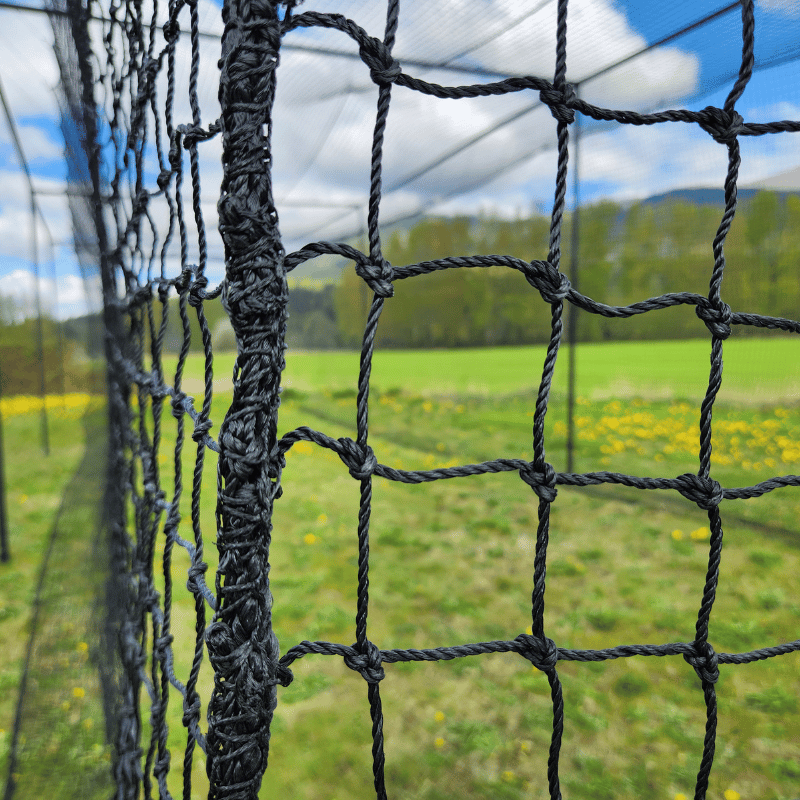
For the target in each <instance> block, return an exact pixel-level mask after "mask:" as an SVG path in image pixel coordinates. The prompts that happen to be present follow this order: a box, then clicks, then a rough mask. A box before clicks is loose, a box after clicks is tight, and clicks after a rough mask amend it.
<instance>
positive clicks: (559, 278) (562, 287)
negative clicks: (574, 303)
mask: <svg viewBox="0 0 800 800" xmlns="http://www.w3.org/2000/svg"><path fill="white" fill-rule="evenodd" d="M540 263H541V265H542V267H543V268H542V270H541V272H539V273H538V275H537V277H536V282H535V283H534V281H532V280H531V279H530V278H528V283H530V284H531V285H532V286H533V287H535V288H536V289H538V290H539V294H541V296H542V300H544V301H545V303H550V305H554V304H555V303H560V302H561V301H562V300H563V299H564V298H565V297H566V296H567V295H568V294H569V292H570V289H572V284H571V283H570V282H569V278H568V277H567V276H566V275H565V274H564V273H563V272H559V271H558V270H557V269H556V268H555V267H554V266H553V265H552V264H551V263H550V262H549V261H542V262H540ZM526 277H528V276H527V275H526Z"/></svg>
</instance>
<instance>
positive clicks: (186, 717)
mask: <svg viewBox="0 0 800 800" xmlns="http://www.w3.org/2000/svg"><path fill="white" fill-rule="evenodd" d="M200 707H201V706H200V698H199V697H198V696H197V695H195V696H194V698H193V699H192V702H191V703H190V702H189V701H188V700H184V701H183V720H182V721H183V725H184V727H186V728H188V727H189V726H190V725H191V724H192V723H193V722H199V720H200Z"/></svg>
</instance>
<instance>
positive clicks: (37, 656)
mask: <svg viewBox="0 0 800 800" xmlns="http://www.w3.org/2000/svg"><path fill="white" fill-rule="evenodd" d="M48 399H49V401H50V402H49V405H50V409H49V414H48V416H49V433H50V455H49V456H45V455H43V453H42V450H41V448H40V445H39V432H40V427H39V426H40V416H39V414H38V413H37V412H36V411H35V410H31V409H32V408H33V407H34V406H35V405H36V401H35V400H34V399H32V398H19V397H18V398H6V399H4V400H3V401H2V402H3V406H2V410H3V417H4V420H3V424H4V434H5V463H6V481H7V500H8V515H9V545H10V551H11V561H10V562H9V563H7V564H0V689H2V690H1V691H0V775H2V780H3V781H4V782H5V780H6V776H7V774H8V769H9V758H10V753H11V747H12V739H13V730H14V718H15V713H16V710H17V701H18V698H19V684H20V676H21V675H22V673H23V668H24V666H25V665H26V663H27V667H28V669H27V680H26V691H25V702H24V706H23V709H22V711H23V713H22V717H21V727H20V729H19V735H18V738H17V753H16V755H17V758H16V764H15V765H14V770H13V772H14V780H15V783H16V785H17V786H16V793H15V795H14V796H15V797H16V798H40V797H47V796H52V797H54V798H57V797H71V796H74V792H75V791H76V787H80V792H81V796H82V797H84V798H90V797H104V796H108V790H109V786H110V781H109V779H108V771H109V770H108V751H107V748H106V746H105V743H104V722H103V708H102V703H101V699H100V691H99V686H98V678H97V669H96V658H97V642H96V627H95V626H96V624H97V615H96V609H95V606H94V604H95V599H96V594H97V584H96V579H97V578H100V579H102V577H103V575H104V573H103V569H102V564H101V565H98V566H97V567H95V566H94V563H95V562H94V559H96V557H97V553H96V551H95V550H94V536H95V534H96V530H97V510H98V492H97V489H98V487H99V486H102V483H101V479H102V465H103V459H104V458H105V453H104V451H103V450H102V437H100V441H99V442H96V443H98V444H99V446H100V450H99V452H98V451H97V448H94V449H93V448H92V447H91V446H89V447H88V448H87V446H86V444H87V443H86V436H85V428H84V425H83V423H82V422H81V418H82V417H83V415H84V413H85V411H86V408H87V404H88V403H89V402H90V398H89V397H88V396H87V395H68V396H67V397H66V398H59V397H53V398H48ZM98 413H99V415H100V416H99V418H98V419H97V424H98V425H102V424H103V415H102V410H101V409H99V410H98ZM65 493H66V496H67V497H68V501H67V502H65V501H64V497H65ZM34 628H35V633H36V635H35V637H33V638H31V631H32V629H34ZM29 645H30V646H31V649H30V651H29V650H28V648H29Z"/></svg>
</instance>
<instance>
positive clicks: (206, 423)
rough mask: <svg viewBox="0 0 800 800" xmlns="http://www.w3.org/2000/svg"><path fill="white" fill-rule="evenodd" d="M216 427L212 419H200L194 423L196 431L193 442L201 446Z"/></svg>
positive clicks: (193, 433) (193, 432) (194, 431)
mask: <svg viewBox="0 0 800 800" xmlns="http://www.w3.org/2000/svg"><path fill="white" fill-rule="evenodd" d="M213 427H214V423H213V422H212V421H211V420H210V419H198V420H197V421H196V422H195V423H194V430H193V431H192V441H193V442H196V443H197V444H200V442H203V441H205V438H206V436H207V435H208V432H209V431H210V430H211V429H212V428H213Z"/></svg>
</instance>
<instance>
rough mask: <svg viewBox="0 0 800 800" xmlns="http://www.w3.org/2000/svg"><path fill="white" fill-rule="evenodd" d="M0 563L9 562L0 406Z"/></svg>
mask: <svg viewBox="0 0 800 800" xmlns="http://www.w3.org/2000/svg"><path fill="white" fill-rule="evenodd" d="M2 399H3V376H2V374H0V402H2ZM0 561H2V562H3V563H4V564H6V563H8V562H9V561H11V551H10V550H9V547H8V512H7V511H6V455H5V447H4V441H3V408H2V405H0Z"/></svg>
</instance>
